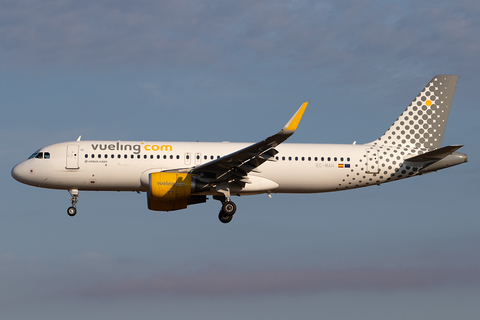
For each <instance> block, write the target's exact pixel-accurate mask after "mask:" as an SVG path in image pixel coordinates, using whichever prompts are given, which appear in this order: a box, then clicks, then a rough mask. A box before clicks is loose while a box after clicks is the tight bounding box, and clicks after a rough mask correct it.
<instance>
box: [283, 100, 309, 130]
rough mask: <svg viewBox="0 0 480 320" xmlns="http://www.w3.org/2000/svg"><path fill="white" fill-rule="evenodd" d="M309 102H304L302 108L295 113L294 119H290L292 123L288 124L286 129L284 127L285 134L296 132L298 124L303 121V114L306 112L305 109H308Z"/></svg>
mask: <svg viewBox="0 0 480 320" xmlns="http://www.w3.org/2000/svg"><path fill="white" fill-rule="evenodd" d="M307 105H308V102H304V103H303V104H302V106H301V107H300V108H299V109H298V110H297V112H295V114H294V115H293V117H292V118H291V119H290V121H288V122H287V124H286V125H285V127H283V130H282V131H284V132H295V130H297V127H298V124H299V123H300V120H301V119H302V116H303V113H304V112H305V109H306V108H307Z"/></svg>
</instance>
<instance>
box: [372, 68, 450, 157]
mask: <svg viewBox="0 0 480 320" xmlns="http://www.w3.org/2000/svg"><path fill="white" fill-rule="evenodd" d="M457 80H458V76H456V75H438V76H435V77H433V79H432V80H430V82H429V83H428V84H427V85H426V86H425V88H424V89H423V90H422V92H420V94H419V95H418V96H417V97H416V98H415V99H414V100H413V102H412V103H411V104H410V105H409V106H408V108H407V109H406V110H405V111H404V112H403V113H402V115H401V116H400V117H399V118H398V119H397V120H396V121H395V122H394V123H393V125H392V126H391V127H390V129H388V131H387V132H385V134H384V135H383V136H381V137H380V138H379V139H377V140H375V141H373V142H372V143H371V144H373V145H387V146H396V147H405V148H415V149H428V150H432V149H437V148H440V147H441V145H442V139H443V134H444V132H445V127H446V125H447V119H448V114H449V112H450V107H451V106H452V99H453V93H454V92H455V87H456V84H457Z"/></svg>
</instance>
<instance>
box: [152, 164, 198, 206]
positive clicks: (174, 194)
mask: <svg viewBox="0 0 480 320" xmlns="http://www.w3.org/2000/svg"><path fill="white" fill-rule="evenodd" d="M191 192H192V175H191V174H188V173H172V172H154V173H151V174H150V190H149V191H148V209H150V210H155V211H173V210H180V209H185V208H186V207H187V205H188V198H189V197H190V195H191Z"/></svg>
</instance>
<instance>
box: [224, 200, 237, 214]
mask: <svg viewBox="0 0 480 320" xmlns="http://www.w3.org/2000/svg"><path fill="white" fill-rule="evenodd" d="M236 211H237V206H236V205H235V203H233V202H232V201H225V202H224V203H223V205H222V212H223V214H225V215H228V216H233V215H234V214H235V212H236Z"/></svg>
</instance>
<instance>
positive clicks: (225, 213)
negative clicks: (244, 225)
mask: <svg viewBox="0 0 480 320" xmlns="http://www.w3.org/2000/svg"><path fill="white" fill-rule="evenodd" d="M214 199H215V200H219V201H221V202H222V209H221V210H220V213H219V214H218V219H219V220H220V222H222V223H229V222H230V221H232V219H233V215H234V214H235V212H236V211H237V206H236V205H235V203H233V201H230V199H227V198H225V197H214Z"/></svg>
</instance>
